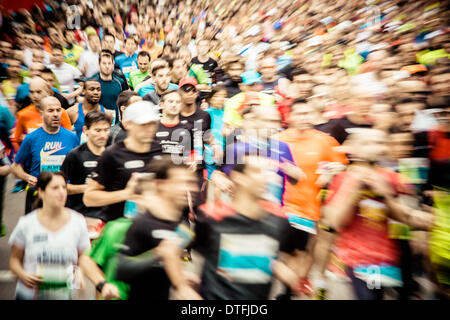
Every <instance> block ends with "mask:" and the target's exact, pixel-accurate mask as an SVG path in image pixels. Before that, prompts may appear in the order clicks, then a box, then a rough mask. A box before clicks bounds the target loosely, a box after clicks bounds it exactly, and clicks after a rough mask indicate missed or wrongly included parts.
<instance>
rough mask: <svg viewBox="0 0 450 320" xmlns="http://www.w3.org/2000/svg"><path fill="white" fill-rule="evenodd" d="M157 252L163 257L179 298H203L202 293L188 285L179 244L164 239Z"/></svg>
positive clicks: (165, 267)
mask: <svg viewBox="0 0 450 320" xmlns="http://www.w3.org/2000/svg"><path fill="white" fill-rule="evenodd" d="M156 253H157V254H158V255H160V256H161V259H162V261H163V262H164V269H165V270H166V273H167V276H168V277H169V279H170V282H171V283H172V286H173V287H174V288H175V289H176V291H177V298H178V299H187V300H197V299H202V298H201V297H200V295H199V294H198V293H197V292H195V290H193V289H192V288H191V287H190V286H189V285H188V282H187V280H186V277H185V274H184V272H183V268H182V265H181V250H180V248H179V246H178V244H176V243H175V242H173V241H170V240H169V241H162V242H161V243H160V244H159V246H158V247H157V249H156Z"/></svg>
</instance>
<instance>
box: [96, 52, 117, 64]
mask: <svg viewBox="0 0 450 320" xmlns="http://www.w3.org/2000/svg"><path fill="white" fill-rule="evenodd" d="M102 57H108V58H110V59H111V60H112V61H113V62H114V55H113V54H112V52H111V51H109V50H102V51H101V52H100V54H99V56H98V62H99V63H100V62H101V61H102Z"/></svg>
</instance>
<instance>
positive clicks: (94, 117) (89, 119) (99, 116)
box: [84, 111, 111, 129]
mask: <svg viewBox="0 0 450 320" xmlns="http://www.w3.org/2000/svg"><path fill="white" fill-rule="evenodd" d="M102 121H104V122H107V123H108V124H109V125H111V121H110V120H109V119H108V117H107V116H106V113H104V112H101V111H91V112H88V113H87V114H86V115H85V116H84V125H85V126H86V128H88V129H89V128H90V127H91V126H92V125H93V124H94V123H97V122H102Z"/></svg>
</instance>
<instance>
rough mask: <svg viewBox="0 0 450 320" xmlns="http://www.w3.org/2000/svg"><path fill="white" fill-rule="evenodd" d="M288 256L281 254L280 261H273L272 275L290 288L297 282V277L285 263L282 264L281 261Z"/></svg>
mask: <svg viewBox="0 0 450 320" xmlns="http://www.w3.org/2000/svg"><path fill="white" fill-rule="evenodd" d="M288 256H289V255H288V254H282V255H281V256H280V258H282V259H281V260H274V262H273V274H274V276H275V277H276V278H277V279H278V280H280V281H281V282H283V283H284V284H285V285H287V286H289V287H292V286H294V285H295V284H296V283H297V282H298V276H297V274H296V273H295V272H294V271H293V270H292V269H291V268H289V267H288V265H287V264H286V263H284V261H283V260H284V259H286V258H287V257H288Z"/></svg>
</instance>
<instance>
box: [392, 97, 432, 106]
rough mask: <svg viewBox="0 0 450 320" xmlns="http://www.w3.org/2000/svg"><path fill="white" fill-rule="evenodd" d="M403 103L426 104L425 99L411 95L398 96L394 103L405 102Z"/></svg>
mask: <svg viewBox="0 0 450 320" xmlns="http://www.w3.org/2000/svg"><path fill="white" fill-rule="evenodd" d="M405 103H423V104H426V101H425V100H424V99H422V98H413V97H400V98H399V99H398V100H397V102H396V103H395V105H398V104H405Z"/></svg>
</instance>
